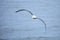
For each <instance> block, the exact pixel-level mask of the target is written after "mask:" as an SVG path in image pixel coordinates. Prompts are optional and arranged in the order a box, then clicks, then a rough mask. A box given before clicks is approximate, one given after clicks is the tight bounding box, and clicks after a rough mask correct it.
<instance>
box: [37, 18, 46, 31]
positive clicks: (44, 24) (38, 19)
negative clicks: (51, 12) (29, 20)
mask: <svg viewBox="0 0 60 40" xmlns="http://www.w3.org/2000/svg"><path fill="white" fill-rule="evenodd" d="M37 19H38V20H40V21H42V22H43V23H44V25H45V32H46V28H47V27H46V23H45V22H44V21H43V20H42V19H41V18H37Z"/></svg>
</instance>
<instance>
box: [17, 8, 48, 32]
mask: <svg viewBox="0 0 60 40" xmlns="http://www.w3.org/2000/svg"><path fill="white" fill-rule="evenodd" d="M20 11H27V12H29V13H30V14H31V15H32V19H38V20H40V21H41V22H42V23H43V24H44V26H45V27H44V28H45V32H46V28H47V27H46V23H45V22H44V21H43V20H42V19H41V18H39V17H37V16H36V15H34V14H33V13H32V12H31V11H29V10H26V9H19V10H17V11H16V13H17V12H20Z"/></svg>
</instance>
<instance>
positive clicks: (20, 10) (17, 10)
mask: <svg viewBox="0 0 60 40" xmlns="http://www.w3.org/2000/svg"><path fill="white" fill-rule="evenodd" d="M20 11H27V12H29V13H30V14H31V15H33V13H32V12H31V11H29V10H26V9H20V10H17V11H16V13H17V12H20Z"/></svg>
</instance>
